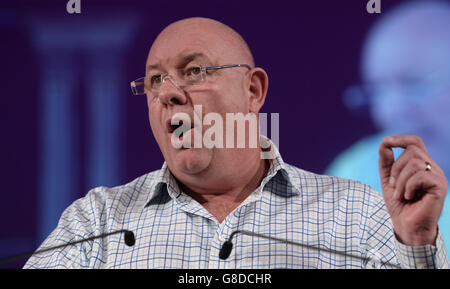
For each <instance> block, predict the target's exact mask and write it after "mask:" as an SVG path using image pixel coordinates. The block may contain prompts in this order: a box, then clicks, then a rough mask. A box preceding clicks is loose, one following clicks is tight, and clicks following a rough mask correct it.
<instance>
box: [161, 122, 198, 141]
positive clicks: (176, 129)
mask: <svg viewBox="0 0 450 289" xmlns="http://www.w3.org/2000/svg"><path fill="white" fill-rule="evenodd" d="M192 128H193V125H192V124H189V122H188V121H183V120H182V119H169V120H168V122H167V132H168V133H169V134H174V135H175V137H177V138H179V139H180V140H182V139H183V135H184V134H185V133H186V132H187V131H189V130H191V129H192Z"/></svg>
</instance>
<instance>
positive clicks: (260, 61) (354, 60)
mask: <svg viewBox="0 0 450 289" xmlns="http://www.w3.org/2000/svg"><path fill="white" fill-rule="evenodd" d="M5 2H6V3H5ZM381 2H382V12H385V11H387V10H389V8H391V7H392V6H393V3H392V2H394V1H387V0H381ZM399 2H401V1H395V3H399ZM66 3H67V1H2V3H1V4H0V5H1V6H0V35H1V42H0V43H1V44H0V59H1V72H0V73H1V77H0V81H1V85H0V90H1V92H2V97H1V99H2V114H1V122H0V125H1V132H2V138H1V150H0V152H1V162H2V165H1V184H2V187H1V192H2V196H3V197H2V200H3V201H2V202H1V207H0V220H1V231H0V257H2V256H8V255H11V254H16V253H20V252H23V251H28V250H33V249H35V248H36V247H37V246H38V245H39V244H40V242H41V241H42V234H48V233H49V232H47V233H45V232H44V233H43V232H42V229H39V226H38V220H39V218H40V216H39V214H42V206H43V208H45V210H48V209H49V208H48V204H47V205H46V204H43V203H42V202H41V201H40V199H41V197H40V190H41V189H39V188H40V183H41V181H42V179H41V175H42V163H43V162H44V163H45V161H46V156H45V154H43V153H42V152H43V150H44V149H45V148H43V147H42V146H43V145H42V137H43V136H42V133H41V130H40V126H41V123H42V120H43V111H42V101H41V98H42V87H43V82H42V81H43V80H42V71H43V67H44V68H45V66H46V65H48V63H46V59H47V58H43V57H42V53H39V52H38V50H39V49H38V48H37V47H36V44H35V42H34V40H33V33H35V32H33V31H34V28H35V24H34V23H35V22H33V21H35V20H33V19H47V20H52V21H53V22H51V23H53V24H50V25H59V24H55V23H60V24H61V25H67V27H77V26H80V27H81V26H82V25H83V23H84V24H86V23H93V25H94V24H95V23H96V21H97V22H100V21H112V22H116V21H119V22H120V21H121V20H122V19H121V17H119V16H120V15H128V16H127V17H131V19H133V21H135V22H134V24H133V25H135V26H134V28H133V29H131V30H130V31H129V35H128V36H129V39H128V40H126V41H124V43H122V45H123V48H122V53H121V54H120V55H121V56H120V60H121V61H122V63H121V65H122V66H121V69H120V71H121V73H122V74H121V77H120V78H119V81H120V82H121V86H119V87H120V89H118V91H117V93H119V95H120V98H121V101H122V102H121V103H120V104H119V106H120V108H121V109H122V110H123V112H124V113H123V115H122V117H121V119H120V121H119V122H118V123H119V125H118V126H116V127H115V129H117V130H120V131H122V135H121V136H120V143H121V146H119V151H118V152H119V154H120V155H118V156H116V158H115V160H116V165H117V166H119V167H120V169H119V170H118V173H117V174H116V176H118V177H117V178H116V179H115V180H114V182H113V183H101V182H99V183H96V184H94V186H99V185H108V186H112V185H119V184H123V183H126V182H129V181H131V180H133V179H134V178H136V177H138V176H140V175H142V174H145V173H146V172H149V171H151V170H155V169H159V168H160V167H161V164H162V161H163V159H162V156H161V153H160V151H159V149H158V147H157V145H156V143H155V141H154V140H153V136H152V133H151V130H150V127H149V125H148V120H147V108H146V101H145V98H144V97H135V96H133V95H132V94H131V91H130V90H129V86H128V85H129V81H130V80H133V79H135V78H137V77H140V76H143V73H144V64H145V60H146V56H147V52H148V49H149V48H150V45H151V43H152V41H153V39H154V38H155V37H156V35H157V34H158V32H159V31H160V30H161V29H163V28H164V27H165V26H166V25H168V24H169V23H171V22H173V21H175V20H178V19H181V18H185V17H190V16H204V17H210V18H214V19H217V20H219V21H222V22H224V23H226V24H228V25H230V26H231V27H233V28H234V29H236V30H237V31H238V32H240V33H241V34H242V36H243V37H244V38H245V39H246V40H247V41H248V43H249V45H250V48H251V49H252V51H253V53H254V56H255V59H256V64H257V66H260V67H262V68H264V69H265V70H266V71H267V72H268V75H269V93H268V97H267V101H266V104H265V106H264V107H263V110H262V112H268V113H270V112H277V113H279V114H280V151H281V153H282V156H283V158H284V160H285V161H286V162H288V163H290V164H293V165H296V166H298V167H300V168H303V169H306V170H309V171H312V172H317V173H321V172H323V170H324V169H325V168H326V166H327V164H328V163H329V162H330V161H331V160H332V159H333V158H334V157H335V156H336V155H337V154H338V153H339V152H341V151H342V150H343V149H345V148H346V147H348V146H349V145H350V144H352V143H353V142H354V141H356V140H358V139H359V138H361V137H363V136H366V135H369V134H372V133H373V132H375V128H374V126H373V124H372V123H371V121H370V119H369V116H368V115H367V114H366V113H362V114H359V115H355V114H352V113H351V112H350V111H348V110H347V109H346V107H345V106H344V105H343V103H342V100H341V99H342V92H343V91H344V89H345V88H346V87H347V86H348V85H350V84H354V83H358V82H359V76H358V68H359V67H358V64H359V58H360V50H361V44H362V42H363V40H364V37H365V35H366V33H367V31H368V29H369V27H370V26H371V24H373V23H374V22H375V21H376V20H377V19H378V18H379V17H380V15H377V14H368V13H367V12H366V3H367V1H365V0H351V1H349V0H347V1H284V0H283V1H281V0H279V1H234V0H228V1H218V0H209V1H203V0H201V1H173V0H172V1H125V0H123V1H87V0H81V9H82V10H81V12H82V13H81V14H72V15H70V14H68V13H67V12H66ZM118 15H119V16H118ZM381 15H382V14H381ZM47 25H48V24H47ZM89 25H90V24H87V26H88V27H89ZM83 29H85V28H83ZM111 29H113V28H111ZM85 32H86V33H89V32H90V31H89V29H86V31H85ZM110 32H111V31H110ZM68 35H69V37H70V32H68ZM97 40H98V41H99V42H101V39H100V40H99V39H97ZM94 42H95V41H94ZM94 42H93V43H94ZM91 45H95V44H91ZM74 49H75V50H76V48H74ZM51 53H53V52H51ZM105 53H106V52H105ZM73 55H74V56H73V57H72V58H73V59H72V63H74V64H72V65H76V69H77V73H78V75H81V77H78V78H77V80H76V81H74V83H72V84H71V85H73V86H74V89H73V91H75V92H76V93H75V97H74V100H72V102H71V106H70V107H71V110H72V116H71V117H72V118H73V123H75V124H76V125H75V128H74V129H73V131H69V133H71V134H72V135H73V138H72V142H75V143H76V147H77V150H76V153H75V156H74V157H75V159H76V160H77V166H76V167H75V168H74V170H75V171H74V172H72V173H71V174H70V175H69V176H68V177H69V178H72V179H74V181H73V180H72V181H73V182H72V183H75V184H76V185H75V186H73V185H72V186H69V187H67V192H65V191H62V192H60V193H61V194H62V195H64V194H67V196H68V197H67V198H66V199H65V203H64V204H60V205H59V207H61V206H63V207H66V206H67V205H68V204H70V203H71V202H73V201H74V200H75V199H76V198H79V197H82V196H84V195H85V194H86V192H87V191H88V190H89V189H91V188H92V186H93V185H92V182H91V181H89V182H88V181H87V176H88V175H89V161H88V160H87V155H88V152H89V150H90V149H91V147H90V143H91V142H90V138H91V137H90V136H89V135H88V133H87V131H89V128H90V127H91V126H92V125H93V120H92V119H90V118H89V117H88V116H87V115H88V113H87V111H86V104H87V103H89V101H90V98H89V94H87V93H86V88H87V87H89V78H87V77H84V76H85V75H89V72H87V71H86V70H85V67H86V66H87V65H88V62H89V60H86V55H85V54H84V52H83V51H75V53H74V54H73ZM56 65H57V64H56ZM98 65H100V66H101V62H100V64H98ZM100 68H101V67H100ZM74 69H75V66H74ZM100 71H101V70H100ZM122 82H123V83H122ZM61 97H64V95H61ZM40 206H41V207H40ZM46 206H47V207H46ZM60 213H61V212H58V215H59V214H60ZM51 222H53V223H52V224H50V225H52V226H53V227H54V226H56V223H57V219H54V220H52V221H51ZM39 230H40V231H39ZM24 262H25V260H22V261H18V262H12V263H9V264H5V265H2V267H3V268H19V267H21V266H23V264H24ZM0 268H1V267H0Z"/></svg>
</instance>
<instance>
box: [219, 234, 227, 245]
mask: <svg viewBox="0 0 450 289" xmlns="http://www.w3.org/2000/svg"><path fill="white" fill-rule="evenodd" d="M218 239H219V242H221V243H223V242H225V240H226V238H225V237H224V236H223V235H219V237H218Z"/></svg>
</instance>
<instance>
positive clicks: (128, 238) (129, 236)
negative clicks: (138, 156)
mask: <svg viewBox="0 0 450 289" xmlns="http://www.w3.org/2000/svg"><path fill="white" fill-rule="evenodd" d="M120 233H124V236H123V239H124V242H125V244H126V245H127V246H128V247H131V246H134V243H136V238H135V237H134V233H133V232H132V231H129V230H118V231H114V232H110V233H105V234H101V235H97V236H92V237H89V238H86V239H81V240H78V241H74V242H69V243H65V244H61V245H58V246H55V247H50V248H46V249H42V250H38V251H31V252H27V253H22V254H19V255H15V256H11V257H6V258H2V259H0V264H3V263H7V262H11V261H14V260H19V259H22V258H25V257H30V256H32V255H36V254H40V253H44V252H48V251H51V250H56V249H60V248H64V247H66V246H71V245H76V244H79V243H83V242H87V241H92V240H95V239H102V238H105V237H108V236H112V235H116V234H120Z"/></svg>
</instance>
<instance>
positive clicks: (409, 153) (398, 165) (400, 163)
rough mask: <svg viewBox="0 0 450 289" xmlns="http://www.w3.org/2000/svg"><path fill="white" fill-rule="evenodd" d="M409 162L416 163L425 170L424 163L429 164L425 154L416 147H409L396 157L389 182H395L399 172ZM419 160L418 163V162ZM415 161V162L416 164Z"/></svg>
mask: <svg viewBox="0 0 450 289" xmlns="http://www.w3.org/2000/svg"><path fill="white" fill-rule="evenodd" d="M410 160H416V161H418V163H417V165H418V167H420V166H422V167H423V169H425V166H426V163H427V162H430V157H429V156H428V154H427V153H425V152H424V151H423V150H421V149H420V148H419V147H418V146H416V145H410V146H408V147H407V148H406V150H405V151H404V152H403V153H402V154H401V155H400V156H399V157H398V159H397V160H396V161H395V163H394V164H393V165H392V167H391V170H390V181H391V182H396V181H397V179H398V177H399V175H400V172H401V171H402V170H403V169H404V168H405V166H406V165H407V164H408V162H409V161H410ZM419 160H420V161H419ZM416 161H415V162H416Z"/></svg>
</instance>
